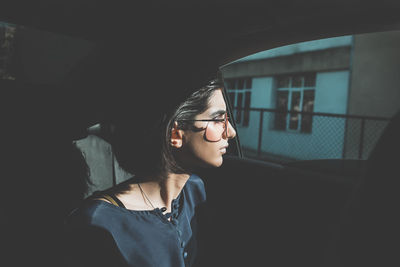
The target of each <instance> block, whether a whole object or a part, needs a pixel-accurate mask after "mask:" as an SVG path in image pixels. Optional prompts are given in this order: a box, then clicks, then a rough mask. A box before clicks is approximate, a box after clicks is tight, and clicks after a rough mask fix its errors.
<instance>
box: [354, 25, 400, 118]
mask: <svg viewBox="0 0 400 267" xmlns="http://www.w3.org/2000/svg"><path fill="white" fill-rule="evenodd" d="M399 48H400V31H391V32H381V33H371V34H359V35H356V36H355V38H354V55H353V67H352V78H351V89H350V96H349V113H350V114H356V115H366V116H383V117H391V116H393V115H394V114H395V112H396V111H398V110H399V102H400V49H399Z"/></svg>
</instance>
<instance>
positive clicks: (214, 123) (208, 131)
mask: <svg viewBox="0 0 400 267" xmlns="http://www.w3.org/2000/svg"><path fill="white" fill-rule="evenodd" d="M178 121H187V122H194V121H206V122H207V125H206V127H205V128H197V127H195V128H196V129H200V131H202V130H205V133H204V138H205V139H206V140H207V141H209V142H218V141H219V140H221V139H222V135H223V134H225V136H228V121H229V117H228V114H227V113H225V116H224V118H223V119H208V120H178Z"/></svg>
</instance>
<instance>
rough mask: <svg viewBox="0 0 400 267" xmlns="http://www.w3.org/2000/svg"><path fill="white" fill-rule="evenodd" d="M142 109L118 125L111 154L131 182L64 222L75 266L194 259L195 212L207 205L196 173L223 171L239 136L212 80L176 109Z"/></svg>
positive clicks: (93, 199) (101, 194) (188, 262)
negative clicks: (208, 169)
mask: <svg viewBox="0 0 400 267" xmlns="http://www.w3.org/2000/svg"><path fill="white" fill-rule="evenodd" d="M143 112H144V113H146V112H147V113H146V114H145V116H143V117H142V118H140V116H136V117H138V118H137V119H135V120H133V121H131V122H129V123H126V121H124V122H122V121H116V122H115V125H116V127H115V134H114V137H113V150H114V153H115V156H116V158H117V160H118V162H119V164H120V166H121V167H122V168H123V169H124V170H125V171H127V172H129V173H132V174H134V176H133V178H131V179H129V180H127V181H125V182H123V183H121V184H119V185H117V186H116V187H114V188H111V189H109V190H105V191H101V192H97V193H96V194H94V195H93V196H91V197H90V198H88V199H87V200H86V201H85V202H84V204H83V205H82V206H81V207H79V208H77V209H75V210H74V211H73V212H72V214H71V215H70V216H69V217H68V219H67V225H68V231H69V232H68V233H69V237H70V238H71V240H73V242H72V246H70V247H72V248H70V250H68V253H67V261H68V262H69V264H71V265H73V266H94V265H96V266H99V265H100V266H141V267H145V266H174V267H178V266H192V265H193V263H194V261H195V258H196V250H197V247H196V227H197V226H196V214H195V210H196V207H197V206H198V205H201V204H202V203H204V202H205V200H206V193H205V188H204V184H203V181H202V180H201V178H200V177H199V176H198V175H197V174H196V170H197V169H198V168H203V167H219V166H221V164H222V162H223V157H222V156H223V155H224V154H225V153H226V150H227V147H228V140H229V139H231V138H234V137H235V135H236V132H235V130H234V129H233V127H232V126H231V124H230V123H229V121H228V116H227V107H226V103H225V101H224V97H223V93H222V87H221V85H219V84H218V83H216V82H211V83H209V84H208V85H207V86H204V87H202V88H200V89H198V90H196V91H195V92H193V93H191V94H190V96H189V97H188V98H187V99H186V100H184V101H183V102H181V103H180V104H179V105H178V106H177V107H175V108H174V109H172V110H171V112H166V113H165V112H153V111H152V110H151V109H149V110H147V111H146V110H144V111H143ZM127 117H129V116H128V115H127ZM136 117H135V118H136ZM121 120H122V119H121Z"/></svg>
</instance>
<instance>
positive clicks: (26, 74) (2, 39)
mask: <svg viewBox="0 0 400 267" xmlns="http://www.w3.org/2000/svg"><path fill="white" fill-rule="evenodd" d="M93 47H94V44H93V43H92V42H90V41H87V40H83V39H79V38H75V37H71V36H67V35H63V34H59V33H53V32H47V31H43V30H39V29H35V28H30V27H26V26H23V25H16V24H12V23H7V22H0V79H2V80H17V81H21V82H27V83H32V84H56V83H60V82H62V81H63V79H65V77H66V76H67V75H68V73H69V72H70V71H71V70H72V68H73V67H74V66H75V65H76V64H77V63H78V62H79V60H81V59H82V58H83V57H85V56H86V55H88V53H89V52H90V51H91V49H92V48H93Z"/></svg>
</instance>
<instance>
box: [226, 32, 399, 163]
mask: <svg viewBox="0 0 400 267" xmlns="http://www.w3.org/2000/svg"><path fill="white" fill-rule="evenodd" d="M399 45H400V32H398V31H395V32H382V33H372V34H362V35H355V36H342V37H335V38H328V39H321V40H314V41H309V42H303V43H298V44H293V45H288V46H283V47H279V48H274V49H270V50H267V51H263V52H260V53H257V54H254V55H250V56H248V57H245V58H242V59H240V60H237V61H234V62H232V63H231V64H228V65H226V66H223V67H222V69H221V70H222V72H223V75H224V79H225V82H226V88H227V91H228V94H229V98H230V100H231V103H232V104H233V106H234V107H235V114H234V117H235V121H236V124H237V128H238V131H239V136H240V141H241V144H242V147H243V149H244V155H245V156H246V155H248V156H251V157H267V158H269V159H272V160H279V161H282V160H283V161H287V160H292V159H296V160H299V159H300V160H301V159H327V158H351V159H356V158H367V157H368V155H369V152H370V150H371V149H372V147H373V145H374V144H375V142H376V140H377V139H378V137H379V136H380V133H381V132H382V130H383V129H384V127H385V125H386V124H387V120H388V118H390V117H391V116H393V115H394V114H395V112H396V111H397V110H398V109H399V104H398V103H399V100H400V89H399V88H398V86H397V85H398V84H399V82H400V81H399V75H398V69H400V68H399V67H400V60H399V59H400V52H399V51H398V49H397V48H398V47H399ZM290 111H292V112H298V113H291V112H290ZM255 137H256V138H255Z"/></svg>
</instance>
